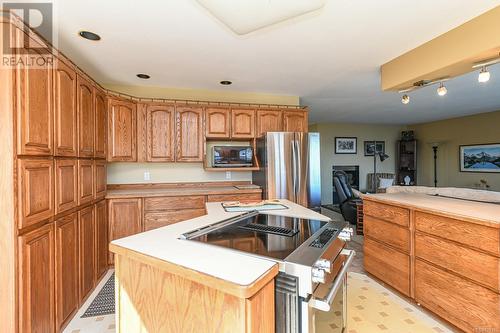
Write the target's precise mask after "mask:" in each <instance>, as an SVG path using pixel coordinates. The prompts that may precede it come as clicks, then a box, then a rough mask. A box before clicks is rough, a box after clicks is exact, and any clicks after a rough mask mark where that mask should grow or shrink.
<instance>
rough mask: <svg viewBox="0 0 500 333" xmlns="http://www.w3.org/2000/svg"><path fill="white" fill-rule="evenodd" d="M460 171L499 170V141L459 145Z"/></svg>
mask: <svg viewBox="0 0 500 333" xmlns="http://www.w3.org/2000/svg"><path fill="white" fill-rule="evenodd" d="M460 171H462V172H500V143H494V144H484V145H467V146H460Z"/></svg>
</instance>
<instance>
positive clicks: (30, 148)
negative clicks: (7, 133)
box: [2, 29, 54, 156]
mask: <svg viewBox="0 0 500 333" xmlns="http://www.w3.org/2000/svg"><path fill="white" fill-rule="evenodd" d="M16 30H17V31H18V32H19V33H20V34H23V32H22V31H21V30H18V29H16ZM23 35H24V34H23ZM21 38H28V37H26V36H23V37H21ZM29 43H30V44H31V43H35V44H37V43H36V42H35V41H34V40H31V39H30V41H29ZM31 45H33V44H31ZM30 52H37V51H36V49H35V48H32V49H31V51H30ZM35 56H36V55H35ZM15 72H16V78H15V82H16V88H15V90H16V95H17V96H18V99H17V105H16V110H17V154H18V155H40V156H47V155H53V152H54V151H53V141H54V140H53V133H54V110H53V101H52V98H53V87H52V79H53V69H52V67H51V66H50V65H49V64H48V63H47V65H45V66H44V67H37V68H32V67H30V66H23V65H19V66H18V67H17V68H16V70H15ZM2 112H5V111H2Z"/></svg>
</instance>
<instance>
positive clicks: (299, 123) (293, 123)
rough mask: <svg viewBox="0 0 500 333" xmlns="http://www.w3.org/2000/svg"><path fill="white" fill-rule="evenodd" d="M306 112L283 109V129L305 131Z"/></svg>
mask: <svg viewBox="0 0 500 333" xmlns="http://www.w3.org/2000/svg"><path fill="white" fill-rule="evenodd" d="M307 126H308V125H307V112H304V111H284V112H283V131H285V132H307V131H308V127H307Z"/></svg>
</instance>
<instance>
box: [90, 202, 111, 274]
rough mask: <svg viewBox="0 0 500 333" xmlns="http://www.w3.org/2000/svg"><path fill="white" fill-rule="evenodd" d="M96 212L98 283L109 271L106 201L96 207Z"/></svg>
mask: <svg viewBox="0 0 500 333" xmlns="http://www.w3.org/2000/svg"><path fill="white" fill-rule="evenodd" d="M94 210H95V253H96V256H95V258H96V259H95V267H96V272H95V273H96V274H95V280H96V281H98V280H99V279H100V278H101V277H102V276H103V275H104V274H105V273H106V271H107V270H108V243H109V242H108V214H107V205H106V200H101V201H99V202H98V203H96V204H95V206H94Z"/></svg>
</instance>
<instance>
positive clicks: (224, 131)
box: [205, 107, 231, 138]
mask: <svg viewBox="0 0 500 333" xmlns="http://www.w3.org/2000/svg"><path fill="white" fill-rule="evenodd" d="M230 135H231V110H230V109H229V108H216V107H207V108H206V110H205V136H206V137H207V138H229V137H230Z"/></svg>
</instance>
